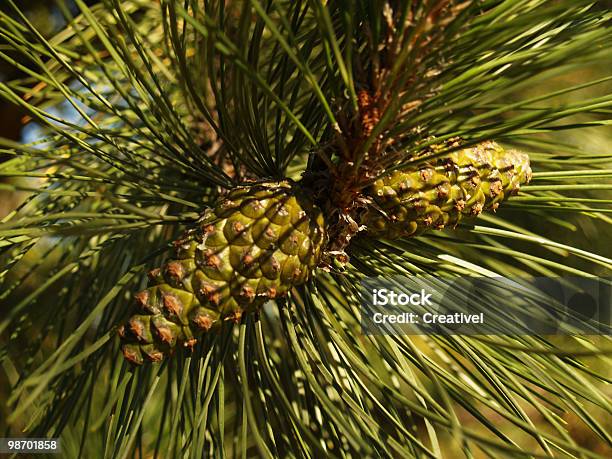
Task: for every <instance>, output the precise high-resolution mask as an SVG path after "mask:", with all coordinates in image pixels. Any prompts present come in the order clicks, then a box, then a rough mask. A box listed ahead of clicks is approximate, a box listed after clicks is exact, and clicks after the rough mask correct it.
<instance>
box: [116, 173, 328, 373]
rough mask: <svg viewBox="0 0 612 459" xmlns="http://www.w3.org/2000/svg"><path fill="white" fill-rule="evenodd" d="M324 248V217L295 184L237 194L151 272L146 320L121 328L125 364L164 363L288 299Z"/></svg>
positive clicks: (142, 299)
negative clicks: (228, 323) (202, 338)
mask: <svg viewBox="0 0 612 459" xmlns="http://www.w3.org/2000/svg"><path fill="white" fill-rule="evenodd" d="M324 242H325V228H324V224H323V214H322V213H321V211H320V209H319V208H318V207H316V206H315V205H314V204H313V203H312V201H311V200H310V199H309V198H308V196H306V195H305V194H304V193H303V192H302V191H300V189H299V188H298V186H297V185H295V184H294V183H290V182H287V181H285V182H280V183H263V184H255V185H250V186H244V187H240V188H236V189H234V190H233V191H231V192H230V193H229V195H228V196H227V197H226V198H225V199H223V200H222V201H221V202H220V203H219V204H218V205H217V206H216V207H215V208H214V209H213V210H212V212H209V213H208V214H205V215H204V216H203V217H202V219H201V220H200V222H199V225H198V227H197V228H196V229H195V230H192V231H191V232H189V233H188V234H187V235H186V237H185V238H184V239H181V240H179V241H176V243H175V245H176V253H175V258H174V259H173V260H170V261H168V262H167V263H166V264H165V265H163V266H162V267H161V268H159V269H155V270H153V271H152V272H151V273H150V279H151V284H152V286H150V287H149V288H147V289H146V290H143V291H141V292H140V293H138V294H137V295H136V304H137V307H138V309H139V310H140V313H139V314H136V315H134V316H132V317H131V318H130V319H129V320H128V321H127V323H126V324H124V325H123V326H121V327H120V328H119V335H120V337H121V340H122V350H123V354H124V356H125V358H126V359H128V360H129V361H130V362H132V363H134V364H142V363H143V361H144V360H145V359H147V360H150V361H159V360H161V359H163V357H164V356H165V355H168V354H169V353H171V352H172V351H173V349H174V348H175V347H176V346H177V345H179V344H182V345H186V346H191V345H193V344H194V343H195V342H196V340H197V337H198V336H199V335H201V334H202V333H204V332H207V331H209V330H211V329H213V328H215V327H217V326H218V325H219V324H220V322H221V321H222V320H234V321H237V320H239V319H240V317H241V315H242V313H244V312H246V311H251V310H255V309H256V308H257V307H258V306H260V305H262V304H263V303H264V302H265V301H267V300H269V299H272V298H276V297H280V296H284V295H286V294H287V292H288V291H289V290H290V289H291V288H292V287H293V286H295V285H299V284H302V283H304V282H306V280H307V279H308V278H309V276H310V274H311V272H312V271H313V269H314V268H315V267H316V266H317V264H318V262H319V259H320V255H321V251H322V248H323V245H324Z"/></svg>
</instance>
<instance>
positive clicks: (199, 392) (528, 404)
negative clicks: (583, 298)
mask: <svg viewBox="0 0 612 459" xmlns="http://www.w3.org/2000/svg"><path fill="white" fill-rule="evenodd" d="M74 3H75V4H76V8H74V7H71V6H70V5H68V4H67V2H65V1H62V0H59V1H57V2H56V7H57V10H58V11H59V12H60V13H61V14H62V15H63V16H64V18H65V21H66V26H65V28H64V29H63V30H61V31H60V32H59V33H57V34H56V35H54V36H53V37H51V38H45V36H44V35H43V34H41V33H40V32H39V31H38V30H37V29H36V28H35V27H34V26H33V25H32V24H31V23H30V21H29V20H28V18H27V17H26V15H25V14H24V13H23V12H22V11H21V10H20V7H19V4H18V2H16V1H14V0H7V4H8V5H9V6H10V8H8V10H9V11H10V12H6V11H5V10H3V11H0V39H1V40H2V43H3V45H2V46H1V47H0V58H1V59H3V60H5V61H6V62H8V63H9V64H10V65H13V66H16V67H17V68H19V69H20V70H21V72H22V73H23V74H24V75H25V76H24V77H23V78H20V79H18V80H12V81H5V82H0V97H2V98H3V99H5V100H7V101H10V102H12V103H14V104H16V105H19V106H20V107H22V108H23V109H25V110H26V111H27V112H28V121H30V122H31V123H36V124H38V125H40V126H41V127H42V128H43V129H44V132H45V134H44V135H43V136H41V137H40V138H38V139H37V140H35V141H33V142H31V143H23V144H17V143H14V142H10V141H8V140H3V139H0V154H2V155H4V156H5V157H7V160H6V161H5V162H3V163H0V176H1V177H5V178H11V179H14V180H11V181H7V182H3V183H0V187H1V188H4V189H6V190H10V191H22V192H26V193H27V197H26V198H25V200H24V201H23V203H22V204H21V205H20V206H19V207H18V208H17V209H15V210H14V211H13V212H11V213H10V214H9V215H7V216H6V217H4V218H3V219H2V220H1V222H0V311H1V313H0V344H1V345H2V348H1V349H2V350H1V352H0V362H1V364H2V370H3V378H4V379H5V380H6V381H7V384H8V385H10V388H11V389H10V395H9V396H8V400H7V403H6V406H5V407H4V408H3V413H4V414H5V416H1V417H4V418H5V419H6V421H5V423H6V425H4V426H3V427H4V428H6V429H7V432H9V433H12V434H15V433H16V432H20V431H22V430H25V431H26V432H27V434H28V435H32V436H38V437H53V436H61V437H62V439H63V448H64V454H65V455H66V457H144V456H147V457H151V456H152V455H154V456H155V457H202V456H209V455H210V456H215V457H224V456H241V457H246V456H247V455H249V456H262V457H285V456H289V457H327V456H330V457H349V456H350V457H370V456H372V457H440V456H441V455H442V454H447V453H448V451H449V448H450V451H451V455H452V457H458V456H460V455H465V456H466V457H476V456H479V455H481V454H485V455H489V456H492V457H500V456H511V457H525V456H546V455H548V456H555V457H567V456H575V457H589V458H591V457H602V456H604V455H605V448H610V447H611V445H612V438H611V435H610V433H609V431H608V429H607V428H609V426H606V425H605V423H604V422H602V419H605V417H606V416H610V412H611V411H612V407H611V406H610V400H609V393H606V392H605V389H604V388H603V387H604V385H605V384H606V383H609V382H610V381H609V375H606V374H605V373H606V372H605V370H604V371H602V370H601V369H602V368H603V369H605V368H606V365H609V363H610V361H609V354H610V343H609V339H608V338H606V337H601V338H600V339H599V340H596V339H592V338H589V337H584V336H575V337H566V338H564V341H563V342H562V343H559V342H558V340H557V341H555V340H554V339H548V338H546V337H538V336H532V337H529V336H496V337H487V336H437V335H436V336H428V337H411V336H403V335H389V336H370V335H363V334H362V332H361V326H360V317H359V315H360V306H359V299H358V294H359V292H358V290H357V286H358V285H359V281H360V279H362V278H363V277H364V276H371V275H382V276H390V275H393V274H408V275H411V274H427V275H435V276H438V277H440V278H445V277H446V278H453V277H457V276H465V275H482V274H483V273H484V274H485V275H490V276H494V275H500V274H501V275H516V276H533V275H564V274H571V275H576V276H585V277H590V276H593V275H597V274H599V275H602V274H603V275H605V274H607V273H608V274H609V272H610V269H611V268H612V260H611V259H610V258H609V257H607V255H609V254H606V253H604V252H603V250H605V249H602V252H601V253H597V252H595V251H589V250H588V249H585V248H584V246H583V245H581V244H579V243H574V242H572V231H573V230H576V228H577V227H578V226H580V225H583V224H585V225H591V226H592V227H593V228H596V229H597V231H599V234H600V235H601V237H602V238H605V237H606V236H605V235H606V234H608V233H609V231H610V224H611V223H612V222H611V220H610V218H609V215H608V214H609V213H610V211H611V208H610V204H611V203H612V200H611V199H609V198H608V196H609V190H610V189H611V187H612V185H610V183H611V182H610V178H611V177H612V170H611V169H609V167H610V164H611V156H612V155H611V154H610V153H609V152H603V151H598V150H597V149H593V150H592V151H590V150H585V149H582V148H578V147H576V146H573V145H571V144H570V143H568V142H565V141H561V140H559V139H560V137H559V133H560V132H561V131H568V130H578V129H583V128H590V129H593V128H597V127H598V126H599V127H601V128H600V129H603V128H605V127H606V126H609V124H610V116H609V115H610V109H611V108H612V96H611V95H610V94H609V91H608V93H606V88H608V89H609V83H610V80H611V79H612V77H611V76H609V75H608V76H604V77H599V76H597V77H594V78H592V79H588V80H587V81H581V82H580V83H578V84H569V83H568V84H565V86H564V87H563V88H561V89H555V90H551V91H548V92H544V93H539V94H537V95H528V94H529V90H530V89H531V88H533V87H537V86H539V87H542V86H544V87H546V85H547V84H548V82H550V81H554V79H555V78H558V77H560V76H564V75H569V74H572V72H576V71H579V70H582V69H585V68H588V67H589V66H593V65H602V64H603V65H604V67H605V62H608V63H609V62H610V50H609V43H610V42H612V36H611V33H610V30H609V28H607V27H606V26H607V25H608V24H609V21H610V18H611V15H610V12H609V11H608V10H607V9H606V8H605V2H601V3H597V2H595V3H594V4H593V2H585V1H582V0H571V1H569V0H568V1H555V2H550V1H544V0H529V1H527V0H480V1H461V2H459V1H452V0H421V1H419V0H415V1H382V0H367V1H366V0H363V1H360V0H342V1H330V2H318V1H314V0H313V1H304V0H297V1H295V0H291V1H290V0H269V1H266V2H263V1H258V0H248V1H247V0H244V1H230V2H223V1H216V0H214V1H202V0H185V1H181V2H179V1H174V0H159V1H154V2H152V1H141V0H127V1H118V0H104V1H102V2H100V3H97V4H95V5H94V6H87V5H86V4H85V2H84V1H83V0H76V1H75V2H74ZM608 67H609V66H608ZM551 89H552V88H551ZM586 89H590V91H589V92H588V94H591V95H590V96H584V97H579V98H574V99H572V100H573V101H572V102H560V101H562V100H563V97H564V96H566V95H568V94H572V93H576V94H583V93H584V91H585V90H586ZM593 94H595V95H593ZM456 139H460V142H459V143H457V142H456ZM490 140H495V141H498V142H500V143H501V144H503V145H505V146H507V147H508V148H511V147H513V148H517V149H520V150H521V151H524V152H525V153H527V154H528V155H529V157H530V158H531V167H532V169H533V171H534V173H533V179H532V181H531V183H530V184H529V185H526V186H523V187H522V188H521V192H520V194H519V195H517V196H513V197H511V198H510V199H509V200H508V201H507V202H505V203H504V204H503V205H502V206H501V207H500V209H499V211H498V212H497V213H483V214H482V215H481V216H480V217H479V218H478V219H477V220H475V221H474V220H462V221H461V222H460V224H459V225H458V226H457V227H456V228H454V229H453V228H446V229H444V230H443V231H433V230H432V231H429V232H426V233H424V234H422V235H420V236H418V237H413V238H399V239H394V240H387V239H376V238H371V237H367V236H365V235H364V234H362V233H360V232H357V233H355V234H352V233H351V234H350V236H351V238H350V241H349V242H350V243H349V244H348V245H346V246H341V247H340V248H339V250H338V251H339V252H342V251H344V250H345V251H346V255H347V259H348V260H345V263H338V260H331V261H330V264H329V266H328V267H327V270H323V269H319V270H317V271H316V273H315V275H314V276H313V278H312V279H311V281H309V282H308V283H306V284H304V285H301V286H299V287H296V288H294V289H292V290H291V292H290V293H289V295H288V296H287V297H286V298H278V299H276V300H275V301H272V302H269V303H267V304H266V305H265V307H264V308H263V309H261V310H260V311H259V312H258V313H256V314H255V313H253V314H245V315H244V316H243V317H242V320H241V321H240V322H239V323H233V322H231V321H225V322H224V323H223V325H222V326H221V327H220V330H219V331H218V332H216V333H210V334H206V335H205V336H204V337H203V338H202V339H201V340H200V341H199V342H198V343H197V345H195V347H194V349H193V350H191V351H189V350H185V351H179V352H176V353H175V354H174V356H173V357H172V358H171V359H167V360H165V361H164V362H163V363H161V364H152V365H143V366H141V367H138V368H134V367H132V366H131V365H130V364H129V363H128V362H126V361H125V359H124V358H123V356H122V353H121V350H120V342H119V338H118V337H117V327H118V326H119V325H120V324H121V323H123V322H125V320H126V319H127V318H128V317H130V316H131V315H132V314H133V313H134V310H133V302H132V297H133V294H134V292H138V291H139V290H142V289H143V288H144V287H145V285H146V272H147V271H148V270H150V269H152V268H154V267H156V266H161V265H162V264H163V262H164V260H166V259H167V258H168V257H169V256H171V252H170V249H171V247H172V241H174V240H176V239H177V238H178V237H179V236H180V235H181V234H183V233H184V231H185V230H186V229H189V228H191V227H193V225H194V224H195V222H196V220H197V219H198V217H199V216H200V215H201V214H202V213H203V212H204V211H205V210H206V209H207V208H210V207H211V206H213V205H214V203H215V202H216V201H217V199H218V197H219V196H220V195H223V194H225V193H227V191H228V190H231V189H232V188H234V187H236V186H237V185H239V184H242V183H244V182H245V181H249V180H276V181H280V180H284V179H287V178H290V179H295V180H297V179H299V178H300V177H302V176H303V177H304V179H305V180H310V181H311V183H314V184H319V183H322V182H320V180H326V181H325V183H332V184H335V186H332V187H330V188H325V191H326V193H327V192H328V193H327V194H328V195H329V200H328V202H327V207H326V208H325V209H324V210H325V214H326V218H328V219H329V220H328V221H329V222H331V223H330V224H331V225H332V227H333V228H340V230H338V231H340V232H341V233H342V231H341V230H342V228H343V227H342V225H341V223H342V222H343V221H346V220H350V218H352V217H353V216H354V215H355V214H352V213H350V212H352V208H351V206H352V205H354V203H353V202H352V201H350V198H347V196H355V195H356V194H358V193H359V192H361V190H364V189H367V187H369V186H370V185H371V184H372V183H374V182H375V181H376V180H377V179H383V178H384V177H386V176H388V175H389V174H392V173H393V172H394V171H397V170H400V171H401V170H406V169H407V168H408V169H409V168H418V167H421V166H422V165H423V164H426V163H427V162H431V161H433V160H437V159H440V158H444V157H445V156H448V155H449V154H453V152H455V150H457V149H460V148H469V147H471V146H474V145H478V144H481V143H482V142H486V141H490ZM457 145H459V146H457ZM440 146H442V147H440ZM434 147H435V148H434ZM24 179H25V180H24ZM358 204H359V205H361V203H358ZM347 209H348V210H347ZM334 225H335V226H334ZM342 234H344V233H342ZM602 247H604V248H605V247H606V246H605V244H604V245H602ZM560 344H562V345H560ZM568 413H569V414H570V415H571V416H572V421H571V422H573V423H576V424H580V425H582V426H584V427H585V428H586V429H587V430H588V431H589V432H590V433H589V435H591V436H592V438H593V439H594V440H593V441H595V442H596V443H597V444H600V445H604V451H603V452H602V453H601V455H599V454H598V453H597V452H594V451H593V450H592V448H589V447H588V446H585V444H583V443H582V442H581V440H580V439H578V438H576V436H574V435H573V434H572V433H571V431H570V428H569V427H568V423H567V422H566V421H567V416H568ZM468 420H469V422H468ZM608 451H609V450H608ZM447 457H450V456H447Z"/></svg>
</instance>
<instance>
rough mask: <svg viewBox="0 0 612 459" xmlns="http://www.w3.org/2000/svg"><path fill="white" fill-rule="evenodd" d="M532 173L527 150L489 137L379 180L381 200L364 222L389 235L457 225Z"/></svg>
mask: <svg viewBox="0 0 612 459" xmlns="http://www.w3.org/2000/svg"><path fill="white" fill-rule="evenodd" d="M530 179H531V168H530V166H529V157H528V156H527V155H526V154H524V153H520V152H517V151H513V150H505V149H504V148H502V147H501V146H500V145H498V144H497V143H495V142H484V143H482V144H479V145H477V146H475V147H473V148H466V149H463V150H458V151H455V152H453V153H449V154H448V155H447V156H445V157H443V158H440V159H436V160H434V161H432V162H431V163H428V164H424V165H422V166H420V167H418V168H414V169H411V170H397V171H393V172H392V173H390V174H389V175H386V176H384V177H383V178H381V179H379V180H377V181H376V182H375V183H374V184H373V185H372V186H371V187H370V188H369V189H368V190H367V191H366V194H367V195H369V196H370V197H371V198H372V199H373V201H374V203H375V205H373V206H371V207H370V208H369V209H368V210H367V212H366V213H365V215H364V216H363V219H362V223H363V224H365V225H366V226H367V233H368V235H370V236H376V237H384V238H388V239H394V238H398V237H403V236H414V235H417V234H420V233H422V232H423V231H425V230H427V229H432V228H434V229H442V228H445V227H447V226H450V227H454V226H455V225H457V223H458V222H459V221H460V220H461V219H462V218H463V217H475V216H477V215H479V214H480V213H481V212H482V211H483V210H486V209H492V210H495V209H497V207H498V206H499V203H500V202H501V201H503V200H504V199H505V198H507V197H508V196H509V195H511V194H516V193H517V192H518V190H519V188H520V186H521V185H522V184H525V183H528V182H529V180H530Z"/></svg>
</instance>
